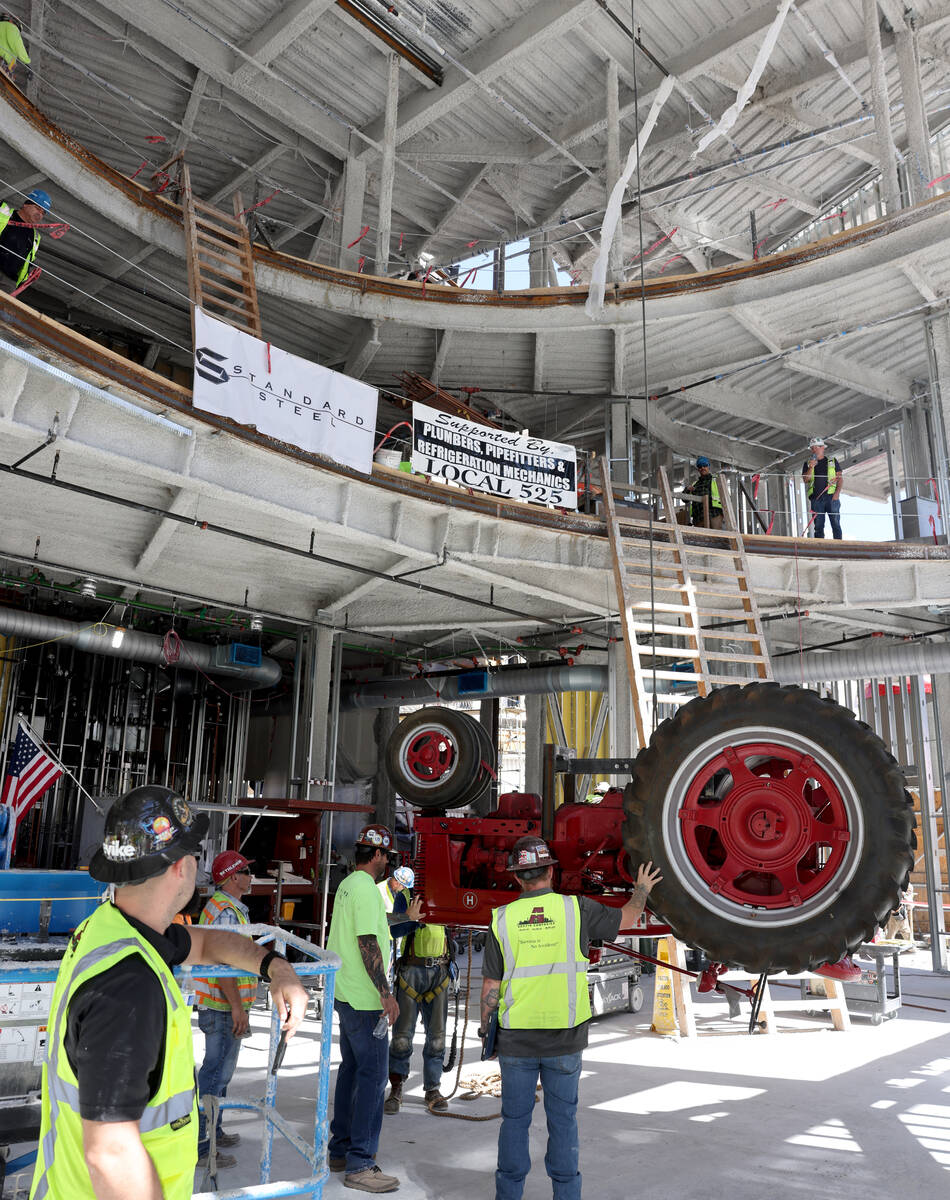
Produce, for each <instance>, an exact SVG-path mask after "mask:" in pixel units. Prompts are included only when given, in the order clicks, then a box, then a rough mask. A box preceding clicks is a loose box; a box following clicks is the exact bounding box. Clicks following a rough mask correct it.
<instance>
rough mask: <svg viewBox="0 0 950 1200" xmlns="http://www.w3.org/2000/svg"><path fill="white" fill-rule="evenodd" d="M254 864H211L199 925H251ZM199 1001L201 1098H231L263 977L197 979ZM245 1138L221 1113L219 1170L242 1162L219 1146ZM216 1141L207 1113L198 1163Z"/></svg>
mask: <svg viewBox="0 0 950 1200" xmlns="http://www.w3.org/2000/svg"><path fill="white" fill-rule="evenodd" d="M250 866H251V864H250V862H249V861H248V859H246V858H245V857H244V855H243V854H239V853H238V852H237V851H236V850H223V851H222V852H221V853H220V854H219V855H218V856H217V857H216V858H215V860H214V862H213V863H212V864H211V879H212V881H213V882H214V885H215V890H214V892H213V894H212V895H211V897H210V898H209V900H208V901H207V903H206V904H205V906H204V908H203V909H202V910H201V916H200V917H199V918H198V924H199V925H214V926H215V928H216V929H227V928H229V927H230V928H233V927H234V926H235V925H249V924H250V920H251V918H250V915H249V914H248V911H247V905H246V904H243V903H242V902H241V897H242V896H243V895H244V893H245V892H246V891H248V889H249V888H250V886H251V871H250ZM195 991H196V994H197V997H198V1028H199V1029H200V1030H201V1032H202V1033H203V1034H204V1035H205V1057H204V1062H203V1063H202V1064H201V1070H200V1071H199V1072H198V1096H199V1099H201V1098H203V1097H205V1096H217V1097H218V1098H219V1099H223V1098H224V1097H225V1096H226V1095H227V1094H228V1084H229V1083H230V1082H231V1079H232V1077H233V1075H234V1068H235V1067H236V1066H237V1060H238V1054H239V1053H240V1050H241V1039H242V1038H244V1037H247V1036H248V1034H249V1033H250V1018H249V1015H248V1014H249V1011H250V1008H251V1005H252V1004H253V1003H254V997H255V996H256V995H257V977H256V976H253V975H242V976H239V977H238V978H236V979H235V978H233V977H227V976H226V977H224V978H222V979H196V980H195ZM240 1140H241V1135H240V1134H239V1133H225V1131H224V1126H223V1124H222V1121H221V1115H220V1112H219V1114H218V1120H217V1132H216V1133H215V1147H216V1153H215V1164H216V1166H218V1167H233V1166H234V1165H235V1164H236V1162H237V1159H236V1158H235V1157H234V1155H232V1154H227V1153H225V1154H221V1153H218V1152H217V1147H219V1146H236V1145H237V1144H238V1142H239V1141H240ZM210 1143H211V1139H210V1136H209V1135H208V1131H207V1125H206V1122H205V1114H204V1108H203V1107H202V1108H201V1109H200V1110H199V1113H198V1159H199V1161H200V1160H201V1159H203V1158H204V1157H205V1155H206V1154H207V1153H208V1151H209V1149H210Z"/></svg>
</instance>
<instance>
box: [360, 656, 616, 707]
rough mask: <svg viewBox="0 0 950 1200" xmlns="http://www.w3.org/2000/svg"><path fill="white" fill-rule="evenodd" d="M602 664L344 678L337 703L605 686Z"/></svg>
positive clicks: (382, 703)
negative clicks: (368, 680)
mask: <svg viewBox="0 0 950 1200" xmlns="http://www.w3.org/2000/svg"><path fill="white" fill-rule="evenodd" d="M606 690H607V668H606V667H594V666H573V667H572V666H569V665H567V664H566V663H556V664H555V665H553V666H550V667H531V668H525V669H523V670H521V669H519V670H515V671H496V672H494V673H492V672H491V671H487V670H484V669H481V668H479V669H477V670H474V671H463V672H462V674H461V675H425V676H423V677H422V678H420V679H377V680H374V681H373V682H371V683H348V684H345V685H344V687H343V691H342V694H341V696H340V708H341V709H343V710H345V711H352V710H353V709H355V708H397V707H398V706H399V705H400V704H445V703H447V702H448V701H450V700H468V699H472V700H484V699H485V698H486V697H490V696H526V695H531V696H536V695H539V694H543V693H545V692H606Z"/></svg>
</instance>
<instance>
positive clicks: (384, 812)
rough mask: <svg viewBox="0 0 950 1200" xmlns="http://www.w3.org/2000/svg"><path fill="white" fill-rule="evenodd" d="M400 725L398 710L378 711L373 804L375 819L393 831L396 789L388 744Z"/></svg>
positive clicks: (375, 734)
mask: <svg viewBox="0 0 950 1200" xmlns="http://www.w3.org/2000/svg"><path fill="white" fill-rule="evenodd" d="M398 724H399V709H398V708H380V709H377V711H376V720H375V721H374V722H373V740H374V741H375V742H376V747H377V751H378V754H377V759H376V774H375V775H374V776H373V792H372V795H373V804H375V806H376V813H375V818H376V820H377V821H378V822H379V823H380V825H386V826H388V828H390V829H392V828H393V826H394V825H395V824H396V789H395V788H394V787H393V785H392V783H391V782H390V780H389V774H388V773H387V771H386V753H385V751H386V743H387V742H388V741H389V736H390V734H391V733H392V732H393V730H394V729H395V728H396V726H397V725H398Z"/></svg>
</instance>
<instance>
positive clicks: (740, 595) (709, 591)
mask: <svg viewBox="0 0 950 1200" xmlns="http://www.w3.org/2000/svg"><path fill="white" fill-rule="evenodd" d="M692 586H693V591H694V592H696V593H697V595H702V596H722V597H723V598H724V599H726V600H730V599H737V600H742V599H744V598H746V597H749V598H750V599H751V597H750V596H749V592H748V591H747V590H746V589H745V588H739V589H738V590H737V591H734V592H722V591H717V590H716V589H714V588H708V587H704V586H703V585H702V583H696V582H695V580H694V581H693V585H692Z"/></svg>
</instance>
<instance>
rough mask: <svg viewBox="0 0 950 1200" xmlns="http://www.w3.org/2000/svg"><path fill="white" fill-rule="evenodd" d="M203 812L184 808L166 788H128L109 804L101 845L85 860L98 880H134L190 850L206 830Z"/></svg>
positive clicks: (157, 870) (179, 798)
mask: <svg viewBox="0 0 950 1200" xmlns="http://www.w3.org/2000/svg"><path fill="white" fill-rule="evenodd" d="M208 824H209V819H208V814H207V813H196V812H193V811H192V809H191V808H189V806H188V804H187V803H186V801H185V798H184V796H181V795H179V793H178V792H174V791H172V789H171V788H167V787H161V786H159V785H158V784H150V785H149V786H147V787H137V788H133V789H132V791H131V792H127V793H126V794H125V795H124V796H120V797H119V799H118V800H116V802H115V803H114V804H113V805H112V807H111V808H110V809H109V813H108V815H107V817H106V827H105V833H104V835H103V839H102V847H101V849H99V850H97V851H96V853H95V855H94V856H93V860H92V862H91V863H90V864H89V874H90V875H91V876H92V877H93V879H98V880H99V881H100V882H101V883H118V884H122V883H138V882H140V881H141V880H143V879H151V878H152V876H153V875H161V873H162V872H163V871H164V870H166V869H167V868H168V867H169V866H171V864H172V863H174V862H177V861H178V860H179V859H180V858H184V857H185V855H186V854H195V853H197V852H198V851H199V850H200V849H201V841H202V839H203V838H204V837H206V836H207V833H208Z"/></svg>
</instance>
